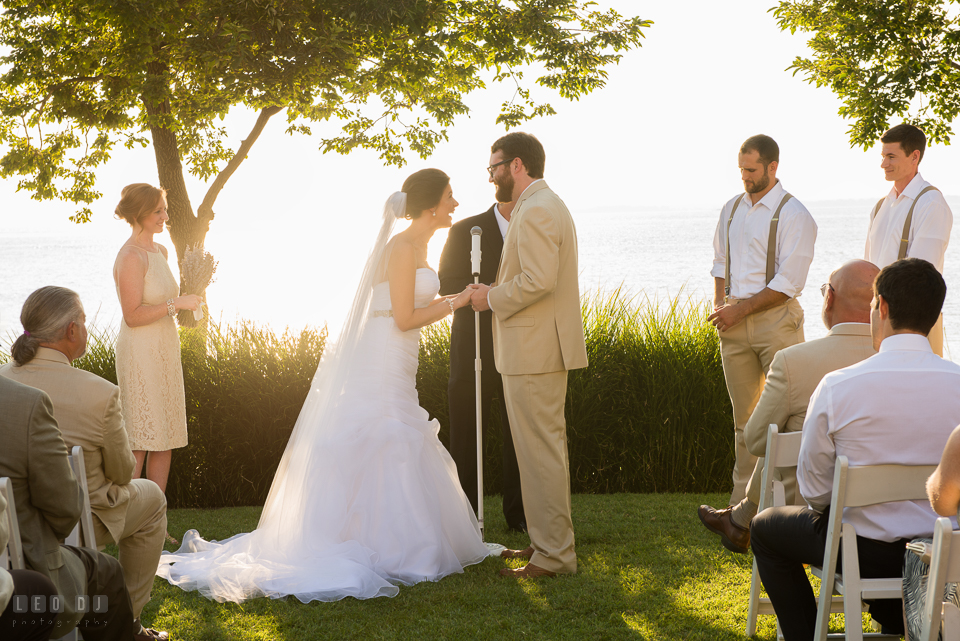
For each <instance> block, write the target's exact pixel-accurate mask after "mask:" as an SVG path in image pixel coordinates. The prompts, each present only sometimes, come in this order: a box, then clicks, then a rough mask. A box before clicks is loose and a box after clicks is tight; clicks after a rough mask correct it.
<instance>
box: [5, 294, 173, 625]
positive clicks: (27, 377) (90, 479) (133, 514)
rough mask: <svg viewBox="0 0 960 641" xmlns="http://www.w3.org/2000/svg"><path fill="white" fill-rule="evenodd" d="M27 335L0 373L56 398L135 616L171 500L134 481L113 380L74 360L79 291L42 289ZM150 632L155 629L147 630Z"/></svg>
mask: <svg viewBox="0 0 960 641" xmlns="http://www.w3.org/2000/svg"><path fill="white" fill-rule="evenodd" d="M20 320H21V322H22V323H23V327H24V333H23V335H21V336H20V337H19V338H17V340H16V341H15V342H14V344H13V347H12V348H11V350H10V351H11V356H13V360H14V362H13V363H9V364H7V365H4V366H3V367H2V368H0V376H3V377H6V378H9V379H12V380H15V381H17V382H19V383H23V384H24V385H29V386H31V387H35V388H37V389H40V390H43V391H44V392H46V393H47V395H49V397H50V400H51V401H52V402H53V414H54V417H55V418H56V419H57V423H58V425H59V427H60V432H61V434H62V437H63V441H64V442H65V443H66V445H67V447H68V448H72V447H74V446H77V445H79V446H80V447H82V448H83V456H84V463H85V466H86V476H87V485H88V487H89V492H90V508H91V511H92V512H93V528H94V535H95V536H96V539H97V545H98V546H100V547H101V549H102V546H103V545H105V544H107V543H116V544H117V546H118V547H119V550H120V565H121V567H122V568H123V576H124V580H125V582H126V586H127V590H128V592H129V593H130V600H131V602H132V605H133V615H134V619H136V621H135V622H134V627H135V629H136V630H140V627H141V626H140V613H141V611H142V610H143V606H144V605H146V603H147V602H148V601H149V600H150V591H151V590H152V589H153V578H154V575H155V574H156V571H157V565H158V564H159V561H160V553H161V552H162V551H163V539H164V534H165V533H166V531H167V502H166V498H165V497H164V495H163V492H161V491H160V488H159V487H158V486H157V484H156V483H154V482H153V481H150V480H147V479H132V478H131V477H132V476H133V469H134V463H135V461H134V457H133V452H132V451H131V449H130V445H129V443H128V442H127V434H126V431H125V430H124V425H123V419H122V417H121V414H120V390H119V388H118V387H117V386H116V385H114V384H113V383H111V382H109V381H107V380H105V379H103V378H101V377H99V376H97V375H96V374H92V373H90V372H86V371H83V370H80V369H76V368H74V367H72V366H71V364H70V363H71V361H73V360H74V359H76V358H79V357H80V356H82V355H83V353H84V352H85V351H86V346H87V330H86V327H85V326H84V322H85V320H86V318H85V315H84V312H83V305H81V303H80V298H79V297H78V296H77V294H76V293H75V292H73V291H71V290H69V289H66V288H63V287H42V288H40V289H38V290H37V291H35V292H33V293H32V294H30V296H29V297H28V298H27V300H26V302H25V303H24V304H23V310H22V311H21V314H20ZM141 633H142V634H147V635H148V636H149V635H150V634H152V633H151V632H150V631H146V630H145V631H143V632H141Z"/></svg>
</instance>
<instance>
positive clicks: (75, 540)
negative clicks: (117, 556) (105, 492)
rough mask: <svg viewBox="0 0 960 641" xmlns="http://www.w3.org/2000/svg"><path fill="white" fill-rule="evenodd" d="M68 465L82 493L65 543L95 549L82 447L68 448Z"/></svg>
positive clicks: (95, 540) (95, 543)
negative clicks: (77, 511)
mask: <svg viewBox="0 0 960 641" xmlns="http://www.w3.org/2000/svg"><path fill="white" fill-rule="evenodd" d="M70 466H71V467H72V468H73V473H74V475H75V476H76V477H77V482H78V483H79V484H80V493H81V494H82V495H83V510H82V511H81V512H80V520H79V521H78V522H77V524H76V526H74V528H73V531H72V532H71V533H70V534H69V535H68V536H67V539H66V544H67V545H74V546H81V545H82V546H83V547H87V548H92V549H94V550H96V549H97V537H96V535H95V534H94V533H93V512H91V511H90V490H89V486H88V485H87V470H86V468H85V467H84V464H83V449H82V448H81V447H80V446H79V445H76V446H74V447H73V449H71V450H70Z"/></svg>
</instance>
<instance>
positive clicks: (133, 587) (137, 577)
mask: <svg viewBox="0 0 960 641" xmlns="http://www.w3.org/2000/svg"><path fill="white" fill-rule="evenodd" d="M127 487H128V488H130V501H129V502H128V503H127V506H126V518H125V519H124V522H123V534H121V536H120V540H119V541H114V540H113V536H112V535H111V534H110V530H108V529H107V528H106V526H105V525H104V524H103V521H101V520H100V518H99V517H98V516H97V512H98V511H99V510H96V509H94V510H93V515H94V517H95V518H94V519H93V530H94V535H95V536H96V537H97V547H99V548H101V549H102V548H103V546H104V545H106V544H107V543H116V544H117V547H119V548H120V566H121V567H122V568H123V579H124V583H126V585H127V591H128V592H129V593H130V601H131V603H132V605H133V616H134V618H135V619H139V618H140V612H141V611H142V610H143V606H145V605H146V604H147V601H149V600H150V591H151V590H152V589H153V577H154V576H156V574H157V566H158V565H159V564H160V554H161V552H163V539H164V535H165V534H166V532H167V499H166V497H164V495H163V492H161V491H160V487H159V486H158V485H157V484H156V483H154V482H153V481H149V480H147V479H134V480H132V481H130V485H128V486H127Z"/></svg>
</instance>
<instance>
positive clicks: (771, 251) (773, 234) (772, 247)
mask: <svg viewBox="0 0 960 641" xmlns="http://www.w3.org/2000/svg"><path fill="white" fill-rule="evenodd" d="M743 196H744V194H740V195H739V196H738V197H737V200H736V202H735V203H733V209H732V210H730V217H729V218H727V268H726V272H725V273H724V276H723V284H724V288H723V291H724V292H725V294H726V295H727V296H729V295H730V223H732V222H733V215H734V214H735V213H737V207H739V206H740V201H741V200H743ZM791 198H793V196H791V195H790V194H784V195H783V200H781V201H780V206H779V207H777V211H775V212H774V214H773V218H771V219H770V235H769V236H768V237H767V284H768V285H769V284H770V281H771V280H773V277H774V276H775V275H776V273H775V272H774V269H775V263H776V258H777V226H779V224H780V210H782V209H783V206H784V205H786V204H787V201H789V200H790V199H791ZM912 211H913V210H911V212H912Z"/></svg>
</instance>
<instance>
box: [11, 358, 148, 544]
mask: <svg viewBox="0 0 960 641" xmlns="http://www.w3.org/2000/svg"><path fill="white" fill-rule="evenodd" d="M0 376H5V377H6V378H10V379H12V380H15V381H17V382H18V383H23V384H24V385H29V386H30V387H36V388H37V389H40V390H43V391H44V392H46V393H47V394H48V395H49V396H50V398H51V399H52V400H53V404H54V406H53V412H54V416H55V417H56V419H57V423H58V425H59V426H60V432H61V433H62V434H63V440H64V442H65V443H66V444H67V447H74V446H76V445H79V446H80V447H82V448H83V459H84V465H85V467H86V473H87V485H88V487H89V489H90V509H91V511H92V512H93V513H94V514H95V515H96V517H97V518H99V519H100V520H101V521H102V522H103V524H104V526H105V527H106V528H107V530H108V531H109V532H110V534H111V535H112V536H113V540H114V541H119V540H120V538H121V534H122V532H123V528H124V519H125V517H126V511H127V505H128V502H129V500H130V489H129V486H128V484H129V483H130V480H131V479H132V478H133V468H134V464H135V461H134V458H133V452H132V451H131V450H130V443H129V442H128V441H127V431H126V429H124V425H123V417H122V416H121V414H120V388H119V387H117V386H116V385H114V384H113V383H111V382H110V381H108V380H106V379H103V378H101V377H99V376H97V375H96V374H93V373H91V372H86V371H84V370H81V369H77V368H75V367H73V366H72V365H71V364H70V361H69V360H68V359H67V357H66V356H64V355H63V354H62V353H60V352H59V351H57V350H54V349H48V348H46V347H41V348H39V349H38V350H37V355H36V356H34V358H33V360H31V361H30V362H29V363H25V364H24V365H21V366H17V365H16V364H14V363H8V364H6V365H4V366H3V367H0Z"/></svg>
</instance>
